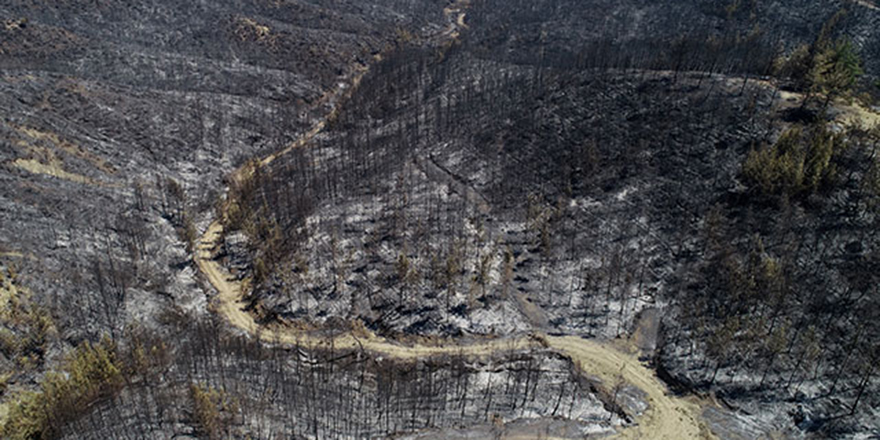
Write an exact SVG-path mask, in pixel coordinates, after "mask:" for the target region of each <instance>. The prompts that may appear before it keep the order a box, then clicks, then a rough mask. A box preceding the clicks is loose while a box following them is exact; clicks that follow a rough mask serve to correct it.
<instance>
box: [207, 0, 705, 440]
mask: <svg viewBox="0 0 880 440" xmlns="http://www.w3.org/2000/svg"><path fill="white" fill-rule="evenodd" d="M466 6H467V1H466V0H459V1H458V2H456V3H455V4H454V5H453V6H451V7H449V8H447V9H446V10H445V12H446V15H447V16H448V18H449V19H450V21H451V23H452V24H451V25H450V26H451V27H452V28H453V32H449V33H446V32H444V34H446V35H448V37H451V38H456V37H457V36H458V31H459V30H460V29H463V28H465V27H466V25H465V13H464V12H462V9H463V8H465V7H466ZM453 17H454V18H453ZM365 71H366V70H363V71H361V72H358V73H357V74H356V75H355V76H354V77H353V78H352V87H349V88H348V89H347V91H346V90H342V89H340V91H339V92H338V93H340V94H342V93H348V94H350V93H351V92H352V90H354V89H355V88H356V86H357V83H359V81H360V79H361V78H362V77H363V75H364V73H365ZM343 97H344V95H343ZM334 112H335V110H334ZM332 115H333V112H331V114H330V115H328V118H330V117H332ZM325 121H326V119H325V120H324V121H320V122H319V123H317V124H316V125H315V126H313V128H312V129H311V130H309V131H308V132H307V133H305V134H304V135H303V136H302V137H301V138H300V139H299V140H297V141H296V142H294V143H292V144H291V145H289V146H288V147H287V148H285V149H283V150H281V151H279V152H276V153H273V154H271V155H269V156H267V157H265V158H262V159H261V160H260V161H259V162H257V164H256V165H253V164H251V165H250V166H267V165H269V164H270V163H271V162H272V161H274V160H275V159H277V158H278V157H280V156H283V155H284V154H286V153H287V152H289V151H291V150H293V149H295V148H300V147H304V146H305V145H306V144H308V142H310V141H311V140H312V139H313V138H314V137H315V136H317V135H318V134H319V133H320V132H321V131H322V130H323V129H324V126H325ZM244 172H248V171H247V170H246V169H245V168H243V169H240V170H238V171H237V172H236V174H235V176H236V178H239V177H240V176H241V173H244ZM222 238H223V224H222V222H221V221H220V220H219V219H218V220H215V221H214V222H213V223H212V224H211V225H210V226H209V227H208V229H207V230H206V231H205V233H204V234H203V235H202V236H201V237H200V238H199V241H198V244H197V246H196V251H195V255H194V260H195V262H196V265H197V266H198V268H199V270H200V271H201V273H202V275H203V276H204V277H205V279H206V280H207V281H208V282H209V283H210V284H211V286H213V288H214V289H216V290H217V296H216V297H215V298H214V300H213V301H212V304H211V309H212V311H214V312H215V313H217V314H218V315H220V316H222V317H223V318H224V319H225V320H226V321H227V322H228V323H229V324H231V325H232V326H234V327H236V328H238V329H240V330H242V331H244V332H246V333H247V334H250V335H252V336H255V337H259V338H260V339H262V340H264V341H266V342H270V343H280V344H297V345H300V346H306V347H312V348H331V347H332V348H334V349H343V350H346V349H348V350H363V351H366V352H370V353H373V354H375V355H381V356H385V357H388V358H394V359H399V360H413V359H419V358H424V357H430V356H438V355H463V356H489V355H492V354H495V353H503V352H508V351H512V350H523V349H528V348H543V347H546V348H549V349H552V350H554V351H556V352H558V353H560V354H562V355H563V356H566V357H568V358H570V359H571V360H572V362H574V363H575V364H576V365H578V366H579V367H580V369H581V371H583V372H584V373H585V374H587V375H589V376H591V377H596V378H598V379H599V380H600V382H601V383H600V384H599V386H600V387H602V388H604V391H605V392H606V393H608V395H611V394H613V393H612V392H611V390H612V389H613V387H614V386H615V385H617V384H628V385H631V386H633V387H635V388H637V389H639V390H641V391H643V392H644V393H645V400H646V402H647V403H648V405H649V407H648V410H647V411H646V412H645V413H644V414H642V415H641V416H640V417H638V418H637V419H636V420H635V423H633V424H630V425H628V426H624V427H622V428H620V429H619V430H618V432H617V433H616V434H615V435H614V436H613V437H612V438H618V439H658V440H689V439H715V438H716V437H715V436H714V435H713V434H712V433H711V431H709V429H708V428H707V426H706V424H705V423H704V422H703V420H702V418H701V416H700V414H701V412H702V408H701V407H700V405H699V404H697V403H695V402H692V401H690V400H688V399H686V398H679V397H675V396H672V395H670V393H669V391H668V390H667V388H666V386H665V385H664V384H663V383H662V382H661V381H660V380H659V379H658V378H657V376H656V375H655V374H654V372H653V371H652V370H651V369H649V368H648V367H646V366H645V365H644V364H642V363H641V362H640V361H639V360H638V359H637V358H636V357H635V356H633V355H631V354H627V353H623V352H621V351H619V350H617V349H616V348H614V347H612V346H610V345H609V344H605V343H602V342H599V341H596V340H589V339H583V338H580V337H576V336H546V335H530V336H517V337H507V338H500V339H493V340H487V341H483V342H477V343H469V344H457V343H455V342H454V341H453V342H450V343H449V344H446V345H436V346H434V345H422V344H414V345H402V344H399V343H396V342H394V341H389V340H387V339H385V338H382V337H379V336H377V335H375V334H373V333H371V332H369V331H367V330H363V331H358V332H357V333H358V334H355V332H349V333H345V334H341V335H337V336H332V337H329V336H318V335H315V334H313V333H309V332H305V331H302V330H300V329H296V328H292V327H276V326H273V327H272V328H268V327H265V326H261V325H260V324H258V323H257V322H256V320H255V319H254V317H253V315H251V314H250V313H249V312H247V311H245V301H244V295H245V293H246V292H244V289H243V287H244V286H243V285H242V283H241V282H240V281H238V280H236V279H235V278H234V277H233V276H232V275H231V274H230V273H229V272H228V271H227V270H226V268H225V267H223V265H222V264H220V262H219V261H218V260H217V259H216V258H215V254H216V249H217V245H218V243H219V242H220V241H221V239H222Z"/></svg>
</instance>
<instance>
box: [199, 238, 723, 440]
mask: <svg viewBox="0 0 880 440" xmlns="http://www.w3.org/2000/svg"><path fill="white" fill-rule="evenodd" d="M222 232H223V227H222V225H221V224H220V223H219V222H215V223H214V224H212V225H211V226H210V227H209V228H208V230H207V232H206V233H205V234H204V235H203V236H202V238H201V239H200V241H199V245H198V249H197V255H196V263H197V264H198V266H199V269H200V270H201V271H202V273H203V274H204V275H205V277H206V278H207V279H208V281H209V282H210V283H211V285H212V286H214V288H215V289H217V293H218V295H217V297H216V300H215V303H214V311H215V312H216V313H218V314H219V315H221V316H223V317H224V318H225V319H226V321H228V322H229V323H230V324H232V325H233V326H235V327H237V328H239V329H241V330H243V331H245V332H247V333H249V334H251V335H259V337H260V338H261V339H263V340H265V341H267V342H272V343H282V344H298V345H301V346H308V347H314V348H322V347H323V348H330V347H333V348H334V349H353V350H364V351H367V352H370V353H373V354H375V355H381V356H385V357H389V358H394V359H401V360H408V359H409V360H411V359H418V358H423V357H429V356H437V355H444V354H447V355H464V356H489V355H492V354H494V353H502V352H505V351H512V350H522V349H527V348H531V347H535V348H537V347H544V346H546V347H548V348H550V349H552V350H554V351H556V352H558V353H560V354H562V355H564V356H567V357H569V358H570V359H571V360H572V361H573V362H574V363H575V364H576V365H578V366H580V368H581V370H582V371H584V372H585V374H587V375H590V376H594V377H597V378H598V379H600V380H601V386H602V387H604V388H605V392H607V393H609V394H613V392H612V389H613V387H614V386H615V385H617V384H629V385H632V386H634V387H636V388H638V389H640V390H642V391H643V392H644V393H645V395H646V400H647V403H648V405H649V409H648V411H647V412H646V413H645V414H644V415H642V416H641V417H640V418H639V419H638V420H636V423H635V424H634V425H631V426H628V427H625V428H623V429H621V430H620V432H619V433H618V434H617V436H616V438H621V439H639V438H642V439H649V438H650V439H669V440H685V439H711V438H714V436H713V435H712V434H711V433H710V431H709V430H708V429H707V427H706V425H705V424H704V422H703V421H702V419H701V417H700V414H701V411H702V409H701V408H700V406H699V405H698V404H697V403H694V402H692V401H689V400H688V399H682V398H678V397H674V396H671V395H669V393H668V390H667V389H666V387H665V385H664V384H663V383H662V382H661V381H660V380H659V379H658V378H657V376H656V375H655V374H654V372H653V371H652V370H650V369H649V368H647V367H646V366H644V365H643V364H642V363H641V362H639V360H638V359H637V358H636V357H635V356H633V355H630V354H626V353H623V352H620V351H618V350H617V349H616V348H614V347H612V346H610V345H608V344H604V343H602V342H599V341H596V340H588V339H583V338H580V337H575V336H544V335H530V336H518V337H510V338H501V339H495V340H491V341H486V342H480V343H473V344H466V345H457V344H454V343H453V344H449V345H441V346H427V345H419V344H416V345H401V344H397V343H394V342H392V341H388V340H386V339H385V338H382V337H379V336H376V335H375V334H372V333H370V332H369V331H361V332H359V333H360V334H359V335H355V334H354V333H346V334H343V335H339V336H335V337H322V336H315V335H313V334H309V333H307V332H303V331H301V330H298V329H295V328H281V329H268V328H261V326H260V325H258V324H257V323H256V321H255V320H254V317H253V316H252V315H251V314H250V313H248V312H246V311H245V310H244V306H245V304H244V301H243V292H242V285H241V283H240V282H238V281H235V280H233V278H232V276H231V275H230V274H229V272H227V271H226V269H225V268H224V267H223V266H222V265H221V264H220V263H219V262H218V261H217V260H215V259H214V249H215V244H216V243H217V240H218V239H219V238H220V237H221V236H222Z"/></svg>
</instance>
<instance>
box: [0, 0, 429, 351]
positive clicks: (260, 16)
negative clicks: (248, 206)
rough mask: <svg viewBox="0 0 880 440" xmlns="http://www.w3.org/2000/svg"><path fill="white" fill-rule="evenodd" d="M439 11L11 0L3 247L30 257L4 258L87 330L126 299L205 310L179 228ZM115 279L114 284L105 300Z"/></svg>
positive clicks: (6, 11) (0, 103) (1, 12)
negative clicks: (229, 176)
mask: <svg viewBox="0 0 880 440" xmlns="http://www.w3.org/2000/svg"><path fill="white" fill-rule="evenodd" d="M442 8H443V4H442V2H435V3H431V2H424V4H421V5H417V4H416V2H397V3H395V2H382V4H375V3H369V2H336V3H334V5H333V6H332V7H322V6H319V5H315V4H311V3H306V2H268V1H267V2H253V3H241V2H210V4H207V3H206V4H202V3H194V2H159V1H157V2H128V3H119V2H78V1H63V2H51V3H49V4H46V3H42V2H30V1H12V2H5V3H4V4H3V5H2V6H0V16H2V17H4V21H3V25H2V26H0V34H2V37H0V41H2V43H0V69H2V71H0V74H2V76H0V89H2V93H0V109H2V114H3V118H2V121H0V133H2V135H0V139H2V141H0V142H2V148H0V163H2V166H0V180H2V186H3V188H4V190H3V192H2V195H0V197H2V201H0V204H2V206H3V209H2V210H0V223H2V225H3V227H2V228H0V247H2V248H3V250H4V252H5V251H7V250H8V251H15V252H16V253H20V254H23V255H25V256H26V258H23V259H18V260H16V261H7V262H6V264H15V265H16V266H17V268H18V269H19V272H21V276H22V277H24V279H25V280H26V284H28V285H29V286H31V287H33V290H34V291H35V292H37V293H38V295H39V296H41V298H47V299H48V298H51V299H52V300H51V303H52V304H54V305H57V307H58V312H59V313H58V316H57V318H58V319H59V320H61V321H63V323H59V326H60V327H61V328H63V329H64V331H67V332H72V334H76V335H88V334H98V333H101V332H103V331H107V330H111V329H118V328H121V327H122V326H123V325H124V324H125V322H126V321H127V320H128V319H129V318H126V317H125V316H123V315H125V313H126V312H125V310H126V309H127V308H128V309H130V310H129V312H131V313H132V314H134V315H137V316H140V317H141V318H144V317H148V316H149V315H150V314H151V313H152V312H150V311H149V310H140V309H139V308H140V307H141V306H140V305H139V304H143V303H144V301H147V302H149V301H150V300H152V299H155V298H161V297H162V296H155V295H154V294H153V293H158V294H160V295H165V296H166V297H168V298H169V299H173V300H174V302H175V303H178V304H179V305H182V306H184V307H189V306H190V305H192V304H197V303H198V302H199V301H200V299H199V298H200V297H202V295H201V293H200V292H199V290H198V289H197V286H196V285H195V284H194V283H193V277H192V274H193V272H192V270H191V269H189V268H187V266H188V263H187V255H186V252H185V250H184V248H183V246H182V245H181V243H180V241H179V240H178V238H177V237H176V235H177V234H175V233H174V229H175V228H178V229H179V228H182V227H185V226H186V225H185V224H184V223H192V222H193V221H198V220H199V218H200V217H199V216H200V215H201V213H203V212H206V211H210V210H211V209H212V207H213V204H214V203H215V201H216V199H217V197H218V195H219V191H218V190H220V189H221V186H222V181H221V177H222V176H223V175H224V174H225V173H227V172H228V171H229V170H231V169H232V168H233V167H234V166H237V165H238V164H240V163H242V162H244V161H245V160H246V159H248V158H250V157H253V156H255V155H257V154H259V153H261V152H267V151H274V150H277V149H280V148H281V147H282V146H284V145H285V144H286V143H288V142H290V141H291V139H293V138H295V137H296V136H297V133H299V132H301V131H303V130H305V129H307V128H308V127H309V126H310V125H311V123H312V119H313V118H315V117H317V116H318V115H323V114H325V113H326V112H328V111H329V109H330V108H331V106H333V105H335V104H336V102H335V101H336V99H335V97H334V96H335V94H336V92H337V90H338V89H339V88H340V87H342V86H341V84H343V83H347V82H348V81H350V79H351V78H352V75H353V74H354V73H355V72H357V71H359V70H360V69H362V68H363V66H364V65H365V64H367V63H369V62H371V60H372V57H373V55H374V54H376V53H379V52H380V51H382V50H386V48H387V47H393V45H394V44H396V43H395V41H396V40H397V39H398V38H399V36H400V33H402V32H409V33H410V34H411V35H414V36H419V35H422V34H432V33H436V32H439V31H441V30H442V29H445V27H446V23H445V21H444V20H445V18H444V17H443V13H442ZM168 179H174V180H175V181H176V182H177V183H179V188H176V187H175V185H173V184H169V180H168ZM178 189H180V190H182V191H180V190H178ZM172 193H174V194H172ZM99 272H100V273H101V274H99ZM108 277H109V279H110V280H111V283H112V284H113V286H114V289H115V290H118V292H116V293H112V294H109V293H107V294H102V293H99V292H100V291H104V288H103V286H101V287H100V288H99V284H100V282H101V281H100V280H99V279H101V278H104V279H106V278H108ZM150 292H153V293H150ZM110 296H112V297H114V298H109V297H110ZM129 300H132V301H129ZM48 303H49V301H48V300H47V304H48ZM126 303H128V304H126ZM105 309H106V310H105ZM101 310H103V311H101ZM61 311H64V313H61ZM96 315H97V316H102V317H104V318H101V319H98V320H97V321H96V320H95V319H93V316H96ZM117 315H119V316H117ZM77 337H79V336H77Z"/></svg>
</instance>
